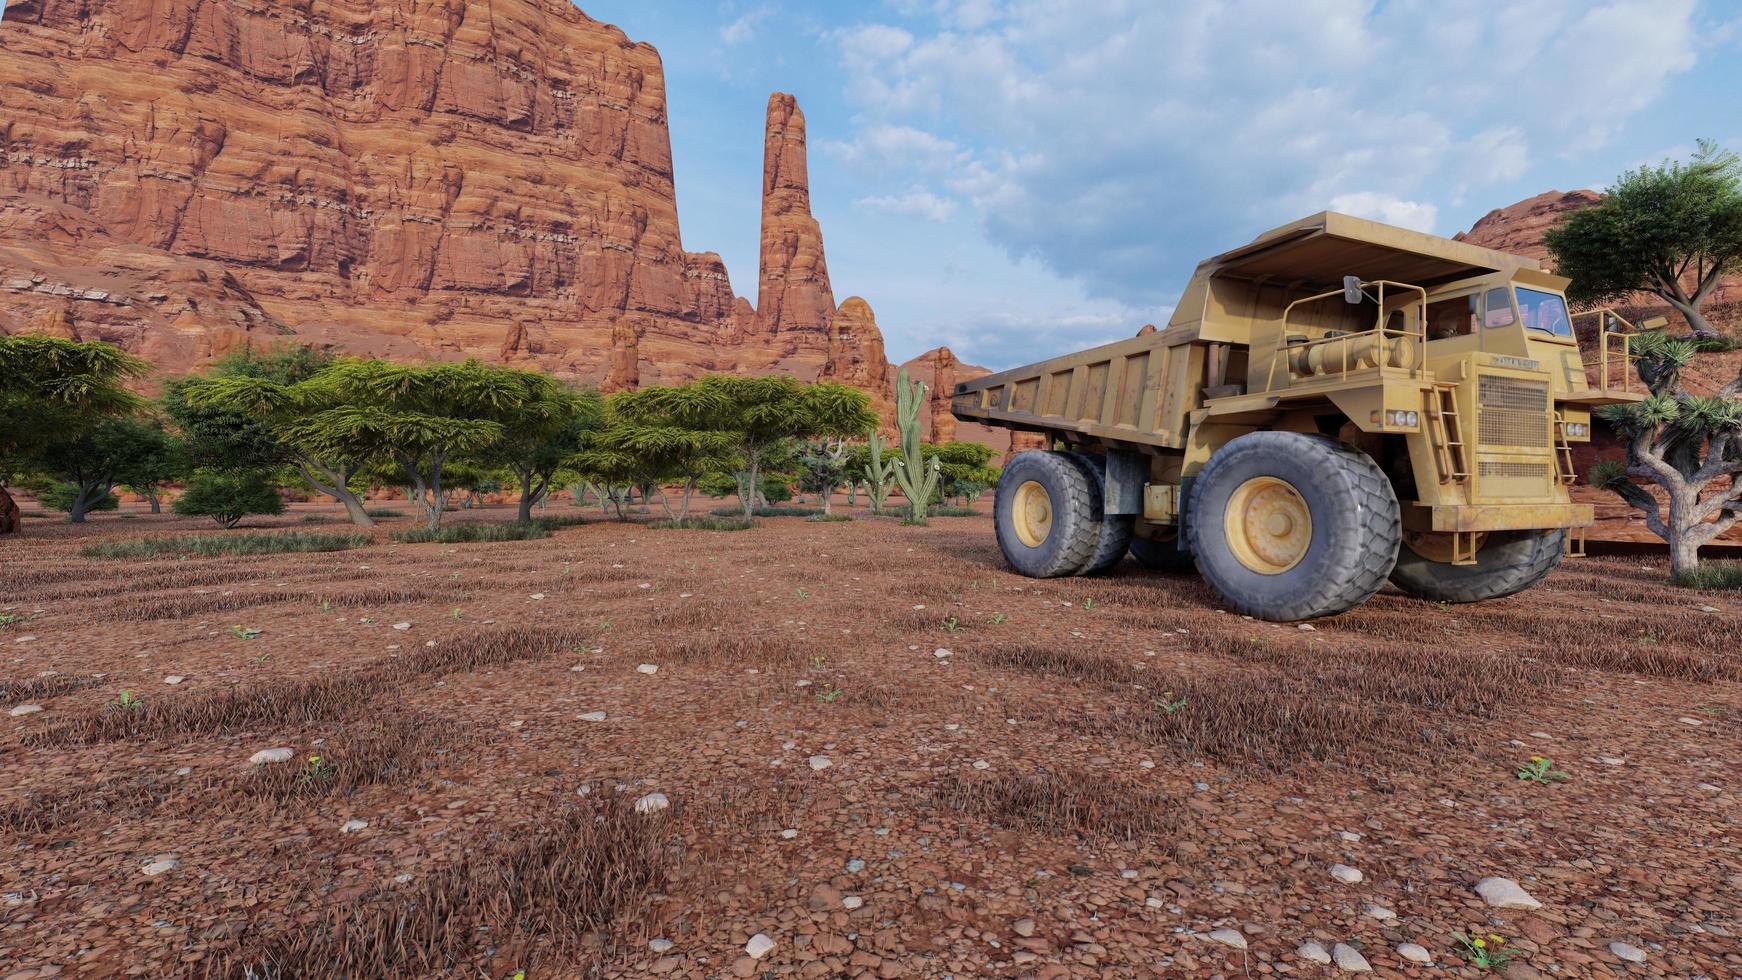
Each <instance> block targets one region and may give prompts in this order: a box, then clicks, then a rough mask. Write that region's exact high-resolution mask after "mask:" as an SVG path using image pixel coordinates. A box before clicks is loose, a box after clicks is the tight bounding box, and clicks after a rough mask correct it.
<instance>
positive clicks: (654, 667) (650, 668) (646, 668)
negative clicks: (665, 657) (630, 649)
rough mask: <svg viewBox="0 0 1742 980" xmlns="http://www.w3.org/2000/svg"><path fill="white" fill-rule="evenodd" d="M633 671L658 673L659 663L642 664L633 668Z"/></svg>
mask: <svg viewBox="0 0 1742 980" xmlns="http://www.w3.org/2000/svg"><path fill="white" fill-rule="evenodd" d="M635 672H636V673H637V674H657V673H659V665H658V664H642V665H641V666H639V667H637V668H635Z"/></svg>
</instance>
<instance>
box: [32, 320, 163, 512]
mask: <svg viewBox="0 0 1742 980" xmlns="http://www.w3.org/2000/svg"><path fill="white" fill-rule="evenodd" d="M145 371H146V365H145V362H143V361H141V360H139V359H138V358H136V357H133V356H132V355H130V354H128V353H126V352H125V351H123V350H122V349H121V348H119V347H116V346H115V345H113V344H106V343H101V342H96V341H88V342H83V343H81V342H77V341H71V340H63V339H61V338H58V337H40V336H18V337H4V336H0V423H3V424H0V464H5V465H0V472H6V471H9V470H10V469H11V468H13V467H15V466H16V467H18V468H36V467H38V466H40V464H41V462H42V460H41V459H40V453H42V452H43V451H45V450H47V449H50V448H52V447H53V446H54V445H56V444H58V443H63V442H66V441H68V440H71V439H74V438H83V437H86V436H90V435H91V434H92V433H93V432H94V430H96V429H97V428H99V427H101V426H103V425H104V424H105V423H107V422H108V421H110V420H113V419H116V418H121V417H125V416H129V415H132V414H134V413H135V412H137V411H138V410H139V408H140V407H141V405H142V401H141V399H140V398H139V397H138V396H137V395H134V394H133V393H132V392H130V391H128V390H127V382H129V381H131V380H133V379H135V378H138V377H141V376H143V375H144V374H145ZM106 494H107V490H105V491H104V495H106ZM99 496H101V495H99ZM17 530H18V505H17V504H16V503H15V502H14V501H13V499H12V496H11V494H9V493H7V491H6V488H5V487H4V486H0V534H10V533H14V532H16V531H17Z"/></svg>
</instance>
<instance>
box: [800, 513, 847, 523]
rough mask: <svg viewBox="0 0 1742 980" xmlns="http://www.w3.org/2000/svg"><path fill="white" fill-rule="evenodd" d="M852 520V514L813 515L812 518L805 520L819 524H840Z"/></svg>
mask: <svg viewBox="0 0 1742 980" xmlns="http://www.w3.org/2000/svg"><path fill="white" fill-rule="evenodd" d="M852 519H853V515H852V514H813V515H811V516H810V517H807V518H805V520H807V521H812V522H815V523H817V524H839V523H842V522H844V521H850V520H852Z"/></svg>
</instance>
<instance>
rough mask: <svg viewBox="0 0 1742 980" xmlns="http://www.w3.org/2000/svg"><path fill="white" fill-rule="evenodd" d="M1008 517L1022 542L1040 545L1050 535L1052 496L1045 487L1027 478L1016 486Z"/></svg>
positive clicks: (1028, 544)
mask: <svg viewBox="0 0 1742 980" xmlns="http://www.w3.org/2000/svg"><path fill="white" fill-rule="evenodd" d="M1010 519H1011V522H1012V523H1014V524H1015V525H1016V537H1017V538H1018V539H1019V540H1021V541H1022V543H1023V544H1025V545H1027V546H1029V547H1030V548H1038V547H1040V546H1041V545H1042V544H1043V543H1045V541H1046V539H1047V538H1048V537H1050V536H1051V535H1052V496H1051V495H1050V494H1048V493H1047V492H1046V488H1045V487H1043V486H1041V485H1040V484H1039V483H1036V482H1035V481H1033V480H1029V481H1028V482H1027V483H1024V484H1023V485H1022V486H1020V487H1017V488H1016V500H1015V501H1014V503H1013V506H1012V507H1011V508H1010Z"/></svg>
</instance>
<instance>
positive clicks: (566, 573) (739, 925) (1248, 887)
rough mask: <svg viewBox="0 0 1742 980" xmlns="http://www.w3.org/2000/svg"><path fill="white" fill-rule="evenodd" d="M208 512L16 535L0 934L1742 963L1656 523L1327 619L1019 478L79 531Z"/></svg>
mask: <svg viewBox="0 0 1742 980" xmlns="http://www.w3.org/2000/svg"><path fill="white" fill-rule="evenodd" d="M557 509H558V508H553V509H552V512H553V513H555V512H556V510H557ZM562 509H563V510H564V511H565V512H567V509H566V508H562ZM316 513H330V511H327V510H323V509H319V508H305V507H300V506H299V507H298V508H296V509H295V512H294V513H293V514H291V515H287V516H286V517H283V518H278V519H273V520H270V521H256V522H253V523H254V524H255V525H256V526H257V527H263V526H277V527H281V528H288V529H296V530H317V531H318V530H335V531H342V530H346V529H347V526H346V525H343V524H340V523H337V522H336V521H334V522H331V523H309V522H307V521H305V520H304V518H305V517H310V516H312V515H314V514H316ZM579 513H588V514H592V515H595V516H596V514H597V511H596V510H592V511H582V512H579ZM510 516H511V512H509V511H504V510H500V509H496V510H492V511H491V512H490V513H489V514H483V515H480V514H478V513H475V512H474V513H466V514H460V515H455V518H456V519H459V520H477V519H484V518H488V519H497V520H502V519H507V518H509V517H510ZM316 520H318V518H316ZM210 527H211V525H210V524H209V523H200V522H193V521H180V520H176V519H174V518H169V517H163V518H150V517H146V518H141V519H136V520H124V519H117V518H115V517H113V516H104V517H101V518H98V519H96V520H94V521H93V523H91V524H90V525H88V526H86V527H82V528H75V527H71V526H68V525H65V524H58V523H54V522H52V521H51V520H48V519H41V518H38V519H31V520H27V521H26V522H25V529H26V530H25V534H24V536H23V537H21V538H13V539H9V540H4V541H0V613H7V614H11V615H15V616H22V617H23V618H22V619H21V620H19V621H17V622H14V623H12V624H11V625H9V626H6V627H0V655H3V656H4V657H5V658H6V662H5V663H4V666H3V667H0V691H3V697H0V708H5V709H8V710H10V709H11V708H13V707H14V706H16V705H20V704H25V703H29V704H38V705H41V706H43V708H44V710H42V711H40V712H37V713H33V714H27V715H22V716H16V717H14V716H9V715H0V794H3V795H0V845H3V847H4V853H3V856H0V883H3V889H4V895H3V897H0V977H33V976H50V975H55V973H56V972H57V971H58V972H59V973H60V974H62V975H69V976H72V975H76V976H85V975H93V976H104V975H132V976H149V977H159V976H178V975H190V976H227V977H241V976H244V975H246V973H247V970H248V968H249V967H250V966H251V965H252V966H256V967H259V966H260V965H262V964H271V967H270V968H269V969H267V970H264V971H261V972H259V973H258V974H257V975H281V976H338V975H345V974H348V975H351V976H382V975H407V976H422V975H449V976H468V977H508V976H511V975H512V974H513V973H514V972H515V971H516V970H521V969H524V970H526V972H527V976H528V977H533V978H542V977H567V976H577V975H585V974H587V973H588V972H589V971H593V970H596V971H598V974H599V975H607V976H646V975H650V974H662V975H668V976H697V977H701V976H721V975H738V976H750V975H764V974H766V975H801V976H882V977H892V976H942V975H953V976H963V975H983V976H985V975H990V976H1012V975H1028V974H1034V975H1040V976H1061V975H1066V974H1069V975H1082V976H1170V977H1197V976H1204V977H1208V976H1246V975H1264V974H1304V975H1324V974H1325V973H1326V972H1327V971H1329V970H1330V968H1328V967H1321V966H1317V965H1315V964H1312V963H1310V962H1308V961H1307V960H1305V959H1303V958H1302V957H1301V956H1300V955H1299V954H1298V953H1297V952H1296V950H1297V947H1299V946H1300V945H1301V944H1302V943H1303V942H1306V941H1309V940H1312V941H1317V942H1319V943H1321V944H1322V945H1323V946H1324V947H1325V948H1326V949H1330V948H1331V947H1332V946H1333V944H1335V943H1347V944H1349V945H1350V946H1351V947H1353V948H1356V949H1358V950H1359V951H1360V952H1361V953H1362V954H1363V955H1364V956H1365V958H1366V959H1367V960H1368V961H1369V962H1370V963H1371V964H1372V966H1373V967H1374V969H1375V971H1376V972H1377V973H1379V974H1381V975H1398V976H1436V975H1452V976H1457V975H1472V976H1474V975H1478V971H1476V970H1475V969H1474V968H1472V967H1469V966H1468V965H1466V964H1465V963H1464V961H1463V960H1462V959H1460V958H1459V957H1458V956H1457V954H1456V952H1455V950H1454V943H1453V940H1452V933H1453V932H1455V931H1464V932H1479V933H1498V934H1501V935H1503V936H1504V937H1505V939H1506V943H1507V945H1508V946H1510V947H1512V948H1514V949H1515V950H1516V951H1517V953H1516V956H1515V958H1514V960H1513V962H1512V963H1511V964H1510V965H1509V966H1508V967H1507V968H1506V970H1505V975H1506V976H1509V977H1535V976H1539V975H1560V976H1579V977H1607V976H1621V975H1629V974H1631V975H1640V976H1675V977H1691V976H1706V977H1731V976H1737V975H1742V939H1739V938H1738V937H1739V936H1742V921H1739V920H1742V916H1739V914H1738V909H1739V907H1742V854H1739V851H1738V836H1737V835H1738V827H1737V825H1738V822H1739V820H1742V807H1739V806H1738V805H1737V801H1738V797H1739V790H1742V602H1739V599H1742V596H1738V595H1736V594H1734V593H1730V594H1724V593H1698V592H1690V591H1685V590H1680V589H1676V588H1673V587H1670V586H1667V585H1665V584H1664V579H1665V576H1666V568H1665V567H1664V562H1663V561H1662V560H1660V559H1637V558H1634V559H1586V560H1583V561H1578V562H1569V563H1567V564H1566V565H1564V566H1563V568H1562V569H1561V570H1559V571H1557V572H1556V573H1555V574H1554V575H1553V576H1551V577H1550V578H1549V579H1548V581H1547V582H1546V583H1544V584H1543V585H1541V586H1539V587H1538V588H1536V589H1534V590H1532V591H1530V592H1528V593H1526V594H1524V595H1521V596H1518V597H1514V598H1510V599H1504V600H1499V601H1495V602H1491V603H1487V604H1484V605H1480V606H1466V607H1454V606H1441V605H1434V604H1430V603H1423V602H1418V601H1413V600H1410V599H1406V598H1404V597H1403V596H1401V595H1396V594H1390V593H1387V594H1381V595H1380V596H1378V597H1376V598H1375V599H1374V600H1373V601H1372V602H1370V603H1369V604H1368V605H1366V606H1365V607H1363V608H1361V609H1359V610H1357V611H1355V612H1352V613H1350V614H1347V615H1344V616H1341V617H1337V618H1334V619H1330V620H1324V621H1320V622H1318V623H1316V624H1314V627H1315V628H1313V629H1310V630H1309V629H1305V628H1297V627H1295V626H1292V625H1290V626H1284V625H1275V624H1269V623H1261V622H1255V621H1251V620H1245V619H1243V618H1241V617H1240V616H1237V615H1233V614H1230V613H1228V612H1226V611H1224V610H1223V609H1221V608H1220V607H1219V606H1218V604H1217V603H1216V602H1215V600H1214V598H1213V597H1212V596H1211V595H1210V594H1209V593H1208V591H1207V590H1206V588H1205V587H1204V586H1203V585H1202V584H1201V583H1200V582H1199V581H1198V580H1197V579H1196V578H1194V577H1192V576H1162V575H1156V574H1152V573H1147V572H1143V571H1140V570H1137V569H1136V568H1135V567H1133V566H1131V565H1129V564H1128V565H1127V566H1126V567H1125V568H1124V569H1123V570H1122V571H1121V572H1120V573H1119V574H1117V575H1115V576H1112V577H1107V578H1097V579H1071V580H1055V581H1032V580H1028V579H1024V578H1021V577H1018V576H1016V575H1014V574H1012V573H1011V572H1009V571H1008V570H1007V569H1006V568H1005V567H1004V566H1003V564H1002V562H1001V560H1000V558H999V556H998V553H997V549H996V545H995V544H994V542H993V538H992V532H991V526H990V522H989V521H988V520H987V519H986V518H984V517H976V518H947V517H939V518H934V519H933V521H932V523H931V525H930V526H929V527H904V526H901V525H899V524H898V523H896V522H895V521H893V520H890V519H870V520H859V521H855V522H852V523H814V522H807V521H805V520H803V519H799V518H778V519H769V520H766V521H765V522H764V523H763V524H762V526H760V527H758V528H756V529H753V530H750V531H745V532H734V533H720V532H696V531H659V530H652V529H649V528H646V527H643V526H637V525H632V524H621V523H615V522H603V521H601V522H599V523H589V524H587V525H585V526H576V527H567V528H562V529H560V530H557V531H556V532H555V534H554V535H553V536H552V537H550V538H549V539H546V540H542V541H532V542H506V543H494V544H465V545H404V544H396V543H392V542H391V541H390V540H389V538H388V534H387V532H388V531H390V530H392V529H393V526H392V525H390V526H387V527H384V528H382V529H381V530H380V531H378V532H376V535H375V538H376V543H375V544H373V545H371V546H369V547H366V548H362V549H359V550H352V551H342V552H333V553H321V554H306V555H285V556H269V557H260V558H212V559H187V560H137V559H136V560H100V559H90V558H84V557H81V556H80V554H79V550H80V547H81V546H82V545H85V544H87V543H89V542H91V541H93V540H97V539H116V538H124V537H136V536H140V535H144V534H157V533H161V532H167V531H170V530H174V531H178V532H201V533H213V534H221V533H226V532H219V531H216V530H209V531H208V529H209V528H210ZM230 533H247V532H246V531H241V532H230ZM401 623H406V624H410V625H409V627H408V628H405V629H396V628H395V625H396V624H401ZM232 627H240V628H241V629H240V630H233V629H232ZM251 630H258V631H259V633H258V634H257V635H253V636H248V635H240V634H246V633H247V632H248V631H251ZM27 637H34V639H27ZM640 664H653V665H657V667H658V671H657V672H656V673H653V674H645V673H640V672H638V671H637V665H640ZM171 675H177V676H182V677H184V678H185V680H184V681H182V682H181V683H179V684H176V685H169V684H166V683H165V682H164V678H165V677H166V676H171ZM124 690H125V691H130V692H133V695H134V696H135V697H137V698H140V699H142V701H143V703H142V704H141V705H140V706H138V707H134V708H126V707H120V706H118V705H117V704H116V702H117V700H118V699H119V698H120V696H121V692H122V691H124ZM599 711H602V712H604V713H605V720H603V721H588V720H583V719H582V718H581V717H580V716H581V715H583V714H586V713H590V712H599ZM274 747H286V748H291V749H294V750H295V752H296V757H295V759H294V760H293V761H292V762H289V763H283V764H278V765H264V766H251V765H250V764H249V761H248V760H249V757H250V756H251V755H252V754H253V753H255V752H257V751H259V750H262V749H268V748H274ZM310 755H319V756H321V757H322V760H323V761H322V763H321V764H320V765H319V766H318V767H314V768H313V769H310V766H309V764H308V763H307V761H306V757H307V756H310ZM1532 755H1543V756H1547V757H1550V758H1551V759H1552V760H1553V768H1554V769H1556V770H1559V771H1564V772H1565V773H1567V774H1568V776H1569V778H1567V779H1565V780H1559V781H1555V782H1552V783H1550V784H1548V785H1538V784H1536V783H1532V782H1527V781H1522V780H1520V779H1518V778H1516V777H1515V776H1514V773H1515V771H1516V770H1517V769H1518V767H1519V766H1520V765H1521V764H1523V763H1524V762H1526V761H1527V760H1528V759H1529V757H1530V756H1532ZM812 757H819V758H826V759H827V760H828V762H829V765H828V766H827V767H826V768H822V769H820V770H819V769H813V768H812V766H811V765H810V764H809V761H808V760H810V759H812ZM819 764H820V762H819ZM305 773H309V778H308V779H306V780H305V779H303V778H301V777H302V776H303V775H304V774H305ZM653 792H658V793H662V794H665V796H666V797H667V798H668V799H669V800H670V803H671V805H670V807H669V808H668V809H665V810H663V811H660V812H657V813H653V814H640V813H636V812H634V811H633V810H632V809H631V807H630V804H631V803H632V802H633V801H635V800H638V799H641V798H642V797H643V796H644V795H646V794H648V793H653ZM350 820H362V821H367V827H366V828H363V829H361V830H359V831H356V832H352V833H342V832H341V830H340V828H341V825H343V824H345V823H346V822H347V821H350ZM783 831H786V832H788V833H785V834H783ZM1352 835H1359V837H1358V838H1357V837H1354V836H1352ZM156 859H164V860H165V862H166V863H167V861H169V860H173V861H174V862H175V864H174V866H173V867H170V868H169V869H168V870H167V871H163V872H162V873H159V874H155V875H147V874H146V873H145V871H144V869H145V867H146V866H147V865H148V864H149V863H150V862H152V861H153V860H156ZM1338 863H1340V864H1344V865H1349V866H1352V867H1354V868H1357V869H1359V870H1360V871H1361V872H1363V874H1364V877H1365V880H1364V881H1363V882H1361V883H1359V884H1343V883H1340V882H1339V881H1337V880H1335V879H1333V877H1332V875H1331V872H1330V868H1331V866H1332V865H1333V864H1338ZM157 867H158V868H161V867H163V865H158V866H157ZM154 870H156V868H154ZM1496 875H1497V876H1505V877H1509V878H1513V879H1515V880H1517V881H1518V882H1519V883H1520V884H1522V885H1523V887H1524V888H1525V889H1526V890H1527V891H1528V892H1529V893H1530V894H1531V895H1533V896H1534V897H1535V898H1536V899H1538V900H1539V901H1540V902H1541V903H1542V908H1541V909H1540V910H1539V911H1535V912H1524V911H1515V910H1500V909H1490V908H1487V907H1485V906H1484V905H1483V903H1482V901H1481V900H1480V899H1479V898H1478V897H1477V896H1476V894H1475V892H1474V891H1473V885H1474V884H1475V883H1476V882H1477V881H1478V880H1479V879H1482V878H1484V877H1487V876H1496ZM1369 903H1372V904H1376V905H1378V906H1383V907H1384V908H1385V909H1389V910H1391V911H1392V912H1393V913H1395V918H1389V919H1381V918H1376V917H1375V916H1374V915H1372V914H1370V912H1369V911H1367V910H1366V906H1367V905H1368V904H1369ZM1221 927H1229V928H1233V929H1235V930H1238V931H1239V932H1241V933H1242V934H1243V935H1244V938H1245V941H1246V943H1247V946H1248V948H1247V949H1245V950H1244V951H1240V950H1237V949H1234V948H1231V947H1229V946H1225V945H1221V944H1219V943H1217V942H1214V941H1211V940H1209V939H1207V938H1205V936H1206V934H1207V933H1209V932H1211V931H1212V930H1215V929H1218V928H1221ZM756 933H764V934H766V935H767V936H768V937H770V938H772V940H773V941H774V943H775V946H774V948H773V950H772V951H771V952H769V953H767V954H766V955H765V956H763V957H762V958H761V959H760V960H752V959H751V958H750V957H748V956H746V955H745V954H744V947H745V943H746V941H747V940H749V939H750V938H751V936H752V935H754V934H756ZM655 940H661V941H663V942H660V943H659V944H658V948H655V947H654V946H650V943H651V942H653V941H655ZM1616 941H1620V942H1625V943H1629V944H1631V945H1633V946H1636V947H1638V948H1639V949H1641V950H1643V951H1644V952H1645V954H1646V960H1645V962H1644V963H1643V964H1638V965H1632V964H1628V963H1625V962H1623V961H1622V960H1620V959H1619V958H1617V956H1616V955H1615V954H1614V953H1612V952H1611V950H1610V944H1611V943H1612V942H1616ZM666 942H669V943H670V946H669V947H667V946H665V943H666ZM1406 942H1413V943H1418V944H1420V945H1421V946H1424V947H1426V949H1427V950H1428V951H1429V952H1430V954H1431V955H1432V957H1433V960H1434V965H1433V966H1418V965H1414V964H1410V963H1408V962H1406V961H1405V960H1404V959H1403V958H1402V957H1401V956H1400V955H1399V953H1398V952H1397V946H1398V945H1399V944H1400V943H1406ZM273 970H276V973H274V972H272V971H273Z"/></svg>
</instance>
